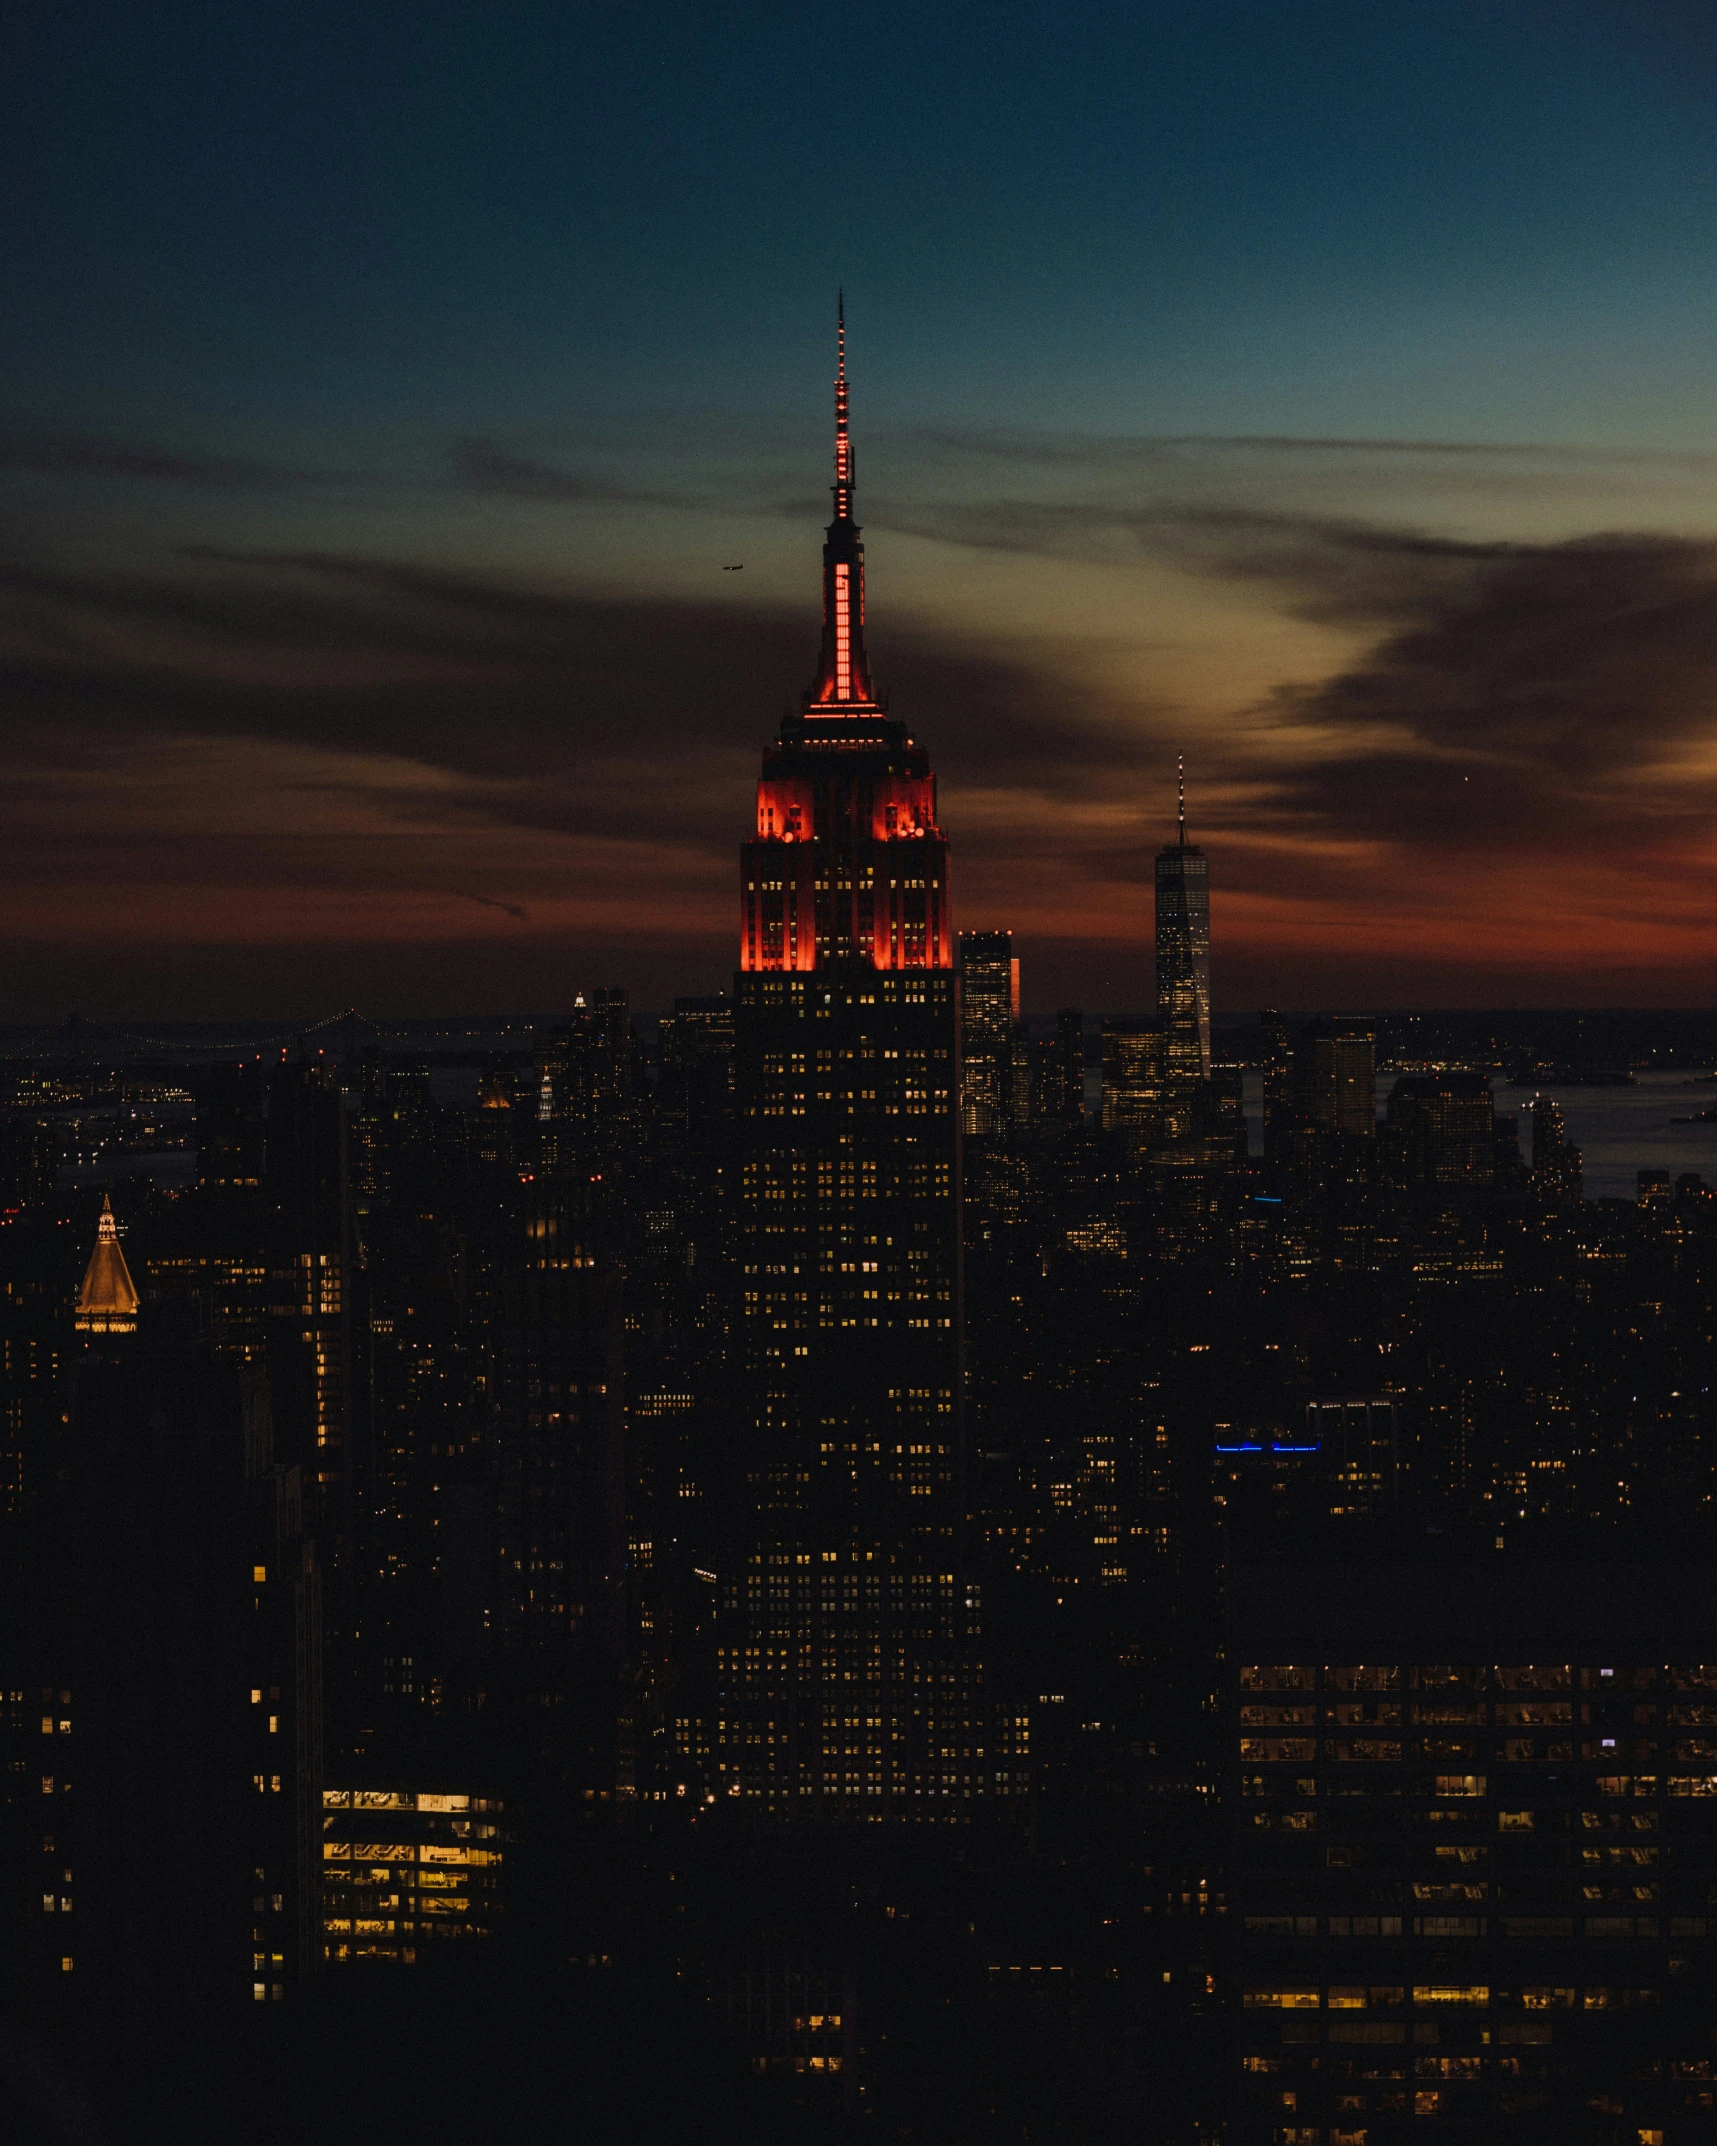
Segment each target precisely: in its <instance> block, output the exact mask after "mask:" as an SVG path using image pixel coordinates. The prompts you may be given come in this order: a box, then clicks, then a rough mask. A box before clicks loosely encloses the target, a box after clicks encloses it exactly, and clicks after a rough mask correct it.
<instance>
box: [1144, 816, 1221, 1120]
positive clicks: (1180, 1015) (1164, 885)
mask: <svg viewBox="0 0 1717 2146" xmlns="http://www.w3.org/2000/svg"><path fill="white" fill-rule="evenodd" d="M1156 897H1157V907H1156V927H1157V1024H1158V1026H1159V1027H1160V1028H1161V1030H1162V1035H1163V1060H1164V1073H1165V1075H1166V1079H1167V1086H1168V1094H1169V1113H1170V1118H1171V1137H1173V1138H1176V1139H1184V1138H1185V1137H1186V1134H1187V1133H1188V1132H1189V1131H1190V1129H1191V1127H1190V1115H1191V1107H1192V1098H1193V1096H1194V1094H1195V1093H1196V1091H1197V1088H1198V1084H1199V1082H1200V1081H1203V1080H1208V1079H1209V1077H1210V862H1209V859H1208V858H1207V857H1206V856H1205V854H1204V852H1203V850H1201V849H1200V848H1198V847H1197V845H1196V844H1194V843H1191V842H1188V840H1187V839H1186V783H1185V778H1184V775H1183V777H1182V779H1181V781H1180V785H1179V814H1178V819H1177V822H1176V831H1175V839H1174V841H1172V842H1170V843H1168V844H1166V845H1165V847H1163V848H1162V849H1160V850H1158V852H1157V861H1156Z"/></svg>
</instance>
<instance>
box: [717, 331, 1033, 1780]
mask: <svg viewBox="0 0 1717 2146" xmlns="http://www.w3.org/2000/svg"><path fill="white" fill-rule="evenodd" d="M835 398H836V401H835V482H834V488H833V489H834V503H835V511H834V518H833V520H832V521H831V523H830V525H829V529H828V537H827V542H826V543H825V545H824V550H823V645H822V656H821V661H820V664H819V667H818V672H817V676H816V679H815V682H814V683H813V684H812V686H811V688H810V690H809V691H808V693H807V694H806V696H805V700H804V705H803V707H802V709H801V710H800V711H799V712H798V713H796V714H793V715H790V716H789V717H788V718H787V719H786V721H785V722H784V723H783V725H782V729H781V735H780V739H779V742H778V743H777V744H776V745H775V747H774V748H773V749H772V750H771V751H770V752H769V753H768V754H767V755H766V757H765V761H764V771H763V779H762V781H761V782H760V783H759V785H758V800H757V831H756V834H755V836H754V838H753V839H752V840H751V841H749V842H747V843H746V845H745V847H744V850H743V853H742V869H741V881H742V895H743V900H742V912H743V913H742V925H741V950H740V962H741V966H740V972H739V975H738V978H737V981H736V991H735V1008H734V1015H735V1019H734V1095H735V1117H736V1126H735V1132H736V1158H735V1189H734V1239H735V1245H734V1251H735V1257H734V1270H735V1271H734V1278H735V1284H736V1301H735V1305H734V1329H735V1337H736V1348H735V1356H736V1359H737V1369H738V1374H739V1376H738V1384H737V1394H736V1399H735V1404H734V1449H733V1454H732V1459H731V1466H730V1468H729V1470H728V1477H729V1480H728V1481H727V1482H726V1484H725V1485H724V1492H723V1495H724V1498H725V1502H726V1524H725V1527H724V1528H723V1530H722V1545H721V1549H720V1552H719V1555H718V1556H717V1568H718V1569H717V1571H716V1573H715V1575H714V1579H715V1584H716V1585H717V1588H718V1616H717V1624H716V1664H715V1693H714V1715H715V1721H714V1732H713V1737H712V1748H713V1754H714V1756H713V1765H714V1772H715V1786H716V1787H717V1788H718V1789H719V1790H720V1791H721V1792H722V1793H724V1794H728V1795H737V1796H740V1797H744V1798H749V1799H752V1800H753V1801H754V1802H756V1803H757V1804H759V1805H760V1806H761V1807H762V1808H763V1809H765V1810H766V1811H768V1812H769V1813H771V1814H772V1815H775V1816H780V1817H830V1818H836V1819H846V1818H853V1819H858V1820H861V1821H878V1820H899V1819H932V1820H939V1819H949V1818H953V1819H958V1818H962V1817H968V1816H970V1815H971V1813H972V1809H973V1805H974V1802H976V1801H978V1800H982V1799H984V1798H985V1797H986V1796H987V1795H988V1794H989V1793H990V1792H991V1791H992V1790H993V1789H994V1788H995V1787H996V1785H997V1781H996V1776H997V1773H998V1769H999V1770H1000V1772H1001V1773H1002V1774H1003V1775H1004V1776H1005V1777H1006V1781H1005V1783H1004V1785H1011V1782H1012V1779H1013V1768H1012V1759H1011V1755H1010V1757H1009V1758H1008V1759H1007V1760H1006V1761H1005V1762H1004V1761H1003V1760H1002V1757H1001V1754H1000V1752H999V1750H998V1745H997V1740H996V1738H995V1737H993V1736H992V1735H991V1734H990V1733H989V1731H988V1728H987V1715H986V1709H985V1706H984V1703H983V1694H982V1676H981V1667H980V1663H979V1658H978V1651H977V1629H978V1604H977V1596H976V1593H975V1591H974V1589H973V1587H972V1586H971V1585H970V1584H969V1583H968V1582H967V1580H966V1578H965V1576H964V1573H963V1565H962V1557H961V1542H960V1534H961V1515H962V1504H963V1481H962V1477H963V1467H962V1453H961V1423H962V1366H961V1357H960V1347H961V1307H960V1294H961V1274H960V1257H961V1246H960V1019H959V992H958V976H957V972H956V970H955V967H954V942H953V933H952V923H951V912H950V907H949V899H948V845H947V842H946V839H945V838H944V836H943V834H942V832H941V829H940V826H939V825H938V823H937V818H936V784H935V777H934V776H933V775H932V773H931V771H930V765H929V760H928V757H927V755H926V753H925V751H924V748H923V747H922V746H921V745H919V744H918V743H917V742H916V741H915V740H914V738H913V737H912V736H911V735H910V734H909V733H908V731H907V729H906V726H905V725H904V724H903V723H901V722H899V721H898V720H896V719H895V718H894V717H892V716H891V715H890V714H889V712H888V710H887V709H886V708H885V707H884V706H883V704H882V703H881V702H880V701H879V700H878V698H877V697H876V695H875V693H874V691H873V689H872V686H871V682H870V673H869V665H868V660H867V657H866V652H865V643H864V550H863V546H862V544H861V543H860V541H859V529H858V524H857V523H856V522H855V521H854V519H853V459H852V447H851V441H850V438H849V434H848V427H847V382H846V356H845V331H844V327H843V329H842V333H841V348H840V362H839V367H838V372H837V379H836V386H835ZM1018 1733H1023V1732H1018ZM1007 1735H1008V1739H1009V1742H1010V1751H1011V1741H1012V1740H1013V1739H1014V1737H1015V1735H1016V1729H1015V1724H1014V1722H1013V1720H1012V1717H1010V1719H1009V1723H1008V1730H1007Z"/></svg>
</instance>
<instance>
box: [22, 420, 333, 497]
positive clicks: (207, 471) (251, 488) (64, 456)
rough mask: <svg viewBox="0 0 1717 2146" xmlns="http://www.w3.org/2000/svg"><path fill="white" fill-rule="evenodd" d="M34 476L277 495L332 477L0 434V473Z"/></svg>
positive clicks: (69, 436)
mask: <svg viewBox="0 0 1717 2146" xmlns="http://www.w3.org/2000/svg"><path fill="white" fill-rule="evenodd" d="M5 470H15V471H18V472H20V473H22V474H25V475H29V476H38V477H106V478H113V477H123V478H137V479H141V480H143V481H145V482H148V483H152V484H177V485H187V486H190V487H191V488H193V489H195V490H199V491H209V492H255V491H275V490H279V489H283V488H285V487H289V486H297V485H313V484H325V483H327V482H329V481H330V477H331V475H332V474H333V473H331V472H328V471H322V470H304V469H292V468H289V467H287V466H286V465H284V464H282V463H277V462H254V461H248V460H244V459H242V458H240V457H236V456H231V455H207V454H180V453H177V452H175V451H174V450H172V449H170V448H163V447H157V446H153V445H150V444H146V443H143V442H138V441H128V440H111V439H93V438H88V437H85V436H83V435H81V434H77V433H24V432H0V471H5Z"/></svg>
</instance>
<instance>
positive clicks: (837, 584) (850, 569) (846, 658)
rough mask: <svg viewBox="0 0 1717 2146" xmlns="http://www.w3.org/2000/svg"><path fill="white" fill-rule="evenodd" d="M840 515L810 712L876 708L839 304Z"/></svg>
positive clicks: (830, 545)
mask: <svg viewBox="0 0 1717 2146" xmlns="http://www.w3.org/2000/svg"><path fill="white" fill-rule="evenodd" d="M832 489H833V492H834V495H835V518H834V520H833V521H832V522H831V523H830V524H829V527H828V533H827V539H826V541H825V543H824V545H823V653H822V660H821V661H820V662H819V664H818V666H817V682H816V684H815V685H814V686H812V688H811V690H810V692H809V693H808V694H807V695H806V696H805V709H806V713H807V714H814V715H824V714H827V715H834V714H837V713H845V712H846V711H847V710H849V709H850V710H852V711H853V712H855V713H856V712H857V711H859V710H861V709H863V710H872V709H874V708H875V707H876V695H875V693H874V692H873V690H872V688H871V682H870V662H869V659H868V657H867V656H866V654H865V646H864V546H863V544H861V543H860V542H859V528H858V524H857V522H855V521H854V520H853V491H854V481H853V443H852V435H851V434H850V433H849V431H848V430H847V308H846V294H845V293H844V292H843V293H842V294H841V295H840V297H839V298H838V299H837V300H836V304H835V481H834V485H833V487H832Z"/></svg>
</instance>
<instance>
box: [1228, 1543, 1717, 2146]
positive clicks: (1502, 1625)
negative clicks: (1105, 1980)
mask: <svg viewBox="0 0 1717 2146" xmlns="http://www.w3.org/2000/svg"><path fill="white" fill-rule="evenodd" d="M1320 1553H1321V1554H1320ZM1713 1578H1714V1574H1713V1568H1712V1566H1711V1565H1710V1563H1708V1562H1700V1563H1682V1562H1676V1561H1668V1562H1664V1561H1659V1560H1650V1561H1647V1560H1642V1559H1638V1558H1624V1557H1621V1556H1612V1557H1608V1558H1600V1557H1593V1556H1591V1555H1589V1554H1588V1555H1585V1556H1581V1555H1579V1554H1573V1555H1570V1554H1568V1553H1567V1551H1566V1550H1564V1551H1563V1553H1562V1554H1560V1555H1558V1554H1556V1552H1555V1551H1554V1549H1551V1550H1549V1551H1548V1552H1547V1553H1546V1554H1536V1555H1535V1554H1533V1553H1532V1552H1531V1551H1530V1550H1529V1549H1521V1550H1518V1551H1516V1552H1515V1553H1513V1554H1502V1553H1499V1552H1498V1551H1496V1550H1495V1549H1490V1548H1488V1546H1487V1547H1486V1548H1484V1549H1481V1548H1480V1547H1479V1546H1478V1545H1477V1544H1475V1543H1473V1542H1470V1541H1469V1542H1466V1543H1461V1542H1459V1541H1451V1540H1450V1539H1449V1538H1448V1537H1446V1536H1431V1535H1425V1534H1423V1533H1419V1534H1417V1535H1414V1534H1412V1533H1407V1532H1404V1531H1402V1530H1399V1529H1394V1530H1386V1531H1380V1532H1379V1533H1376V1534H1374V1535H1369V1536H1367V1537H1366V1538H1363V1539H1361V1540H1360V1541H1358V1542H1354V1541H1348V1542H1344V1543H1337V1542H1335V1541H1331V1540H1329V1539H1328V1538H1327V1537H1326V1538H1325V1540H1324V1542H1323V1543H1322V1544H1321V1545H1318V1544H1316V1543H1315V1542H1311V1541H1306V1540H1304V1539H1302V1541H1301V1542H1300V1543H1299V1544H1298V1545H1297V1546H1294V1547H1282V1546H1279V1545H1278V1546H1275V1547H1274V1550H1273V1554H1272V1553H1271V1551H1266V1552H1265V1554H1262V1555H1256V1556H1242V1557H1241V1558H1240V1559H1238V1560H1237V1561H1236V1563H1235V1564H1234V1566H1233V1567H1232V1569H1231V1572H1230V1578H1229V1621H1228V1634H1227V1638H1228V1666H1227V1674H1226V1677H1225V1685H1226V1692H1225V1713H1226V1720H1227V1741H1228V1765H1227V1781H1226V1783H1225V1800H1226V1802H1227V1805H1228V1812H1229V1827H1230V1842H1231V1853H1232V1873H1233V1875H1232V1880H1231V1886H1232V1890H1231V1896H1230V1905H1231V1909H1232V1912H1233V1915H1234V1917H1235V1922H1236V1926H1237V1927H1236V1930H1235V1940H1236V1942H1235V1985H1236V1987H1235V2000H1236V2001H1235V2005H1234V2010H1233V2013H1232V2031H1233V2041H1234V2056H1233V2063H1234V2066H1235V2084H1236V2087H1237V2089H1238V2098H1237V2103H1236V2118H1235V2125H1234V2130H1233V2134H1232V2135H1233V2137H1234V2138H1235V2140H1236V2141H1237V2142H1238V2141H1245V2142H1252V2141H1257V2142H1260V2146H1262V2142H1264V2141H1270V2142H1277V2141H1281V2140H1284V2139H1288V2140H1293V2141H1296V2142H1298V2141H1305V2140H1307V2139H1311V2140H1320V2141H1321V2140H1329V2141H1331V2142H1333V2146H1351V2142H1358V2141H1363V2142H1364V2146H1385V2142H1388V2141H1393V2140H1397V2139H1407V2138H1416V2139H1427V2140H1429V2139H1438V2138H1449V2139H1472V2140H1489V2139H1499V2138H1512V2139H1522V2140H1526V2139H1532V2140H1539V2139H1542V2140H1547V2141H1548V2140H1552V2139H1567V2138H1575V2137H1607V2138H1618V2139H1619V2138H1630V2139H1635V2140H1647V2141H1650V2140H1654V2139H1655V2140H1661V2139H1664V2138H1671V2139H1679V2138H1690V2137H1700V2136H1705V2135H1708V2133H1709V2130H1710V2127H1711V2111H1712V2108H1713V2103H1714V2095H1713V2087H1712V2081H1713V2079H1714V2078H1717V2056H1714V2045H1713V2041H1712V1995H1713V1964H1714V1959H1713V1948H1712V1933H1713V1931H1714V1929H1717V1922H1714V1920H1713V1915H1712V1910H1713V1908H1714V1907H1717V1739H1714V1738H1713V1735H1712V1733H1711V1732H1712V1728H1713V1725H1714V1724H1717V1589H1714V1587H1713Z"/></svg>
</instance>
